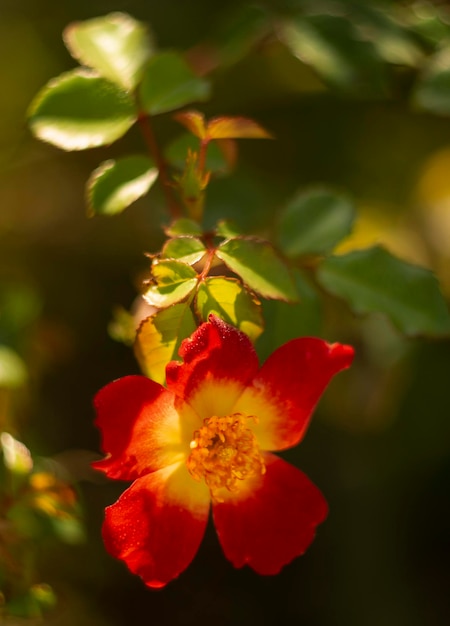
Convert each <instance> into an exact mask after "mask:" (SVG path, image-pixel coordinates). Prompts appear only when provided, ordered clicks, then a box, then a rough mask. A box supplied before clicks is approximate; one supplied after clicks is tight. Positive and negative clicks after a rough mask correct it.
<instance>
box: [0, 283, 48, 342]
mask: <svg viewBox="0 0 450 626" xmlns="http://www.w3.org/2000/svg"><path fill="white" fill-rule="evenodd" d="M41 307H42V302H41V299H40V297H39V294H38V293H37V292H36V291H35V289H33V287H31V286H30V285H27V284H20V283H17V284H16V283H10V284H9V283H3V284H1V285H0V311H1V313H0V317H1V324H0V341H1V340H2V338H3V337H8V338H9V337H11V335H14V336H15V335H19V334H22V333H23V331H24V330H25V329H26V327H27V326H28V325H30V324H32V322H34V321H35V319H36V318H37V317H38V315H39V313H40V311H41Z"/></svg>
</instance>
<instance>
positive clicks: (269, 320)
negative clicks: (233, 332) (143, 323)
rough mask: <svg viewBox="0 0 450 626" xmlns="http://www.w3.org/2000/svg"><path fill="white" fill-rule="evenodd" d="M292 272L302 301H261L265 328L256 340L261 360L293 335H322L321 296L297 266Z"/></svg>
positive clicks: (292, 337)
mask: <svg viewBox="0 0 450 626" xmlns="http://www.w3.org/2000/svg"><path fill="white" fill-rule="evenodd" d="M293 276H294V280H295V284H296V287H297V291H298V293H299V302H296V303H294V304H293V303H290V302H281V301H279V300H266V301H264V302H263V303H262V310H263V315H264V319H265V322H266V323H265V327H266V329H265V331H264V333H263V334H262V336H261V337H260V338H259V339H258V343H257V350H258V354H259V356H260V358H261V360H265V359H266V358H267V357H268V356H269V355H270V354H271V352H273V350H274V349H275V348H278V347H279V346H281V345H283V344H284V343H286V342H287V341H289V340H290V339H294V338H295V337H320V336H321V332H322V318H323V312H322V300H321V298H320V296H319V294H318V293H317V291H316V290H315V289H314V288H313V287H312V286H311V284H310V282H309V281H308V280H307V278H306V277H305V276H304V275H303V274H302V273H301V272H300V271H298V270H294V272H293Z"/></svg>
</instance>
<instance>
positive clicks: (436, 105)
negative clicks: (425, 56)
mask: <svg viewBox="0 0 450 626" xmlns="http://www.w3.org/2000/svg"><path fill="white" fill-rule="evenodd" d="M413 102H414V104H416V105H417V106H419V107H420V108H422V109H426V110H427V111H432V112H433V113H438V114H440V115H450V47H446V48H443V49H442V50H440V51H439V52H438V53H437V54H435V55H434V56H433V57H432V58H431V59H430V61H429V63H428V64H427V65H426V67H425V68H424V70H423V72H422V74H421V75H420V76H419V80H418V82H417V85H416V87H415V89H414V91H413Z"/></svg>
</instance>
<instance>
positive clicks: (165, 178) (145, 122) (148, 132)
mask: <svg viewBox="0 0 450 626" xmlns="http://www.w3.org/2000/svg"><path fill="white" fill-rule="evenodd" d="M138 123H139V126H140V128H141V132H142V135H143V137H144V140H145V143H146V144H147V148H148V150H149V152H150V154H151V156H152V157H153V159H154V161H155V163H156V167H157V168H158V171H159V179H160V182H161V185H162V188H163V191H164V196H165V198H166V202H167V207H168V209H169V211H170V213H171V214H172V217H173V218H174V219H175V218H177V217H180V216H181V215H182V211H181V209H180V206H179V204H178V202H177V200H176V198H175V196H174V193H173V187H172V184H171V182H170V179H169V175H168V172H167V165H166V162H165V160H164V158H163V156H162V154H161V150H160V149H159V146H158V142H157V141H156V137H155V133H154V132H153V127H152V125H151V122H150V117H149V116H148V115H147V113H145V112H144V111H140V112H139V114H138Z"/></svg>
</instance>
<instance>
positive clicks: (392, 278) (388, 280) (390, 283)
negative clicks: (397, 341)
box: [317, 246, 450, 336]
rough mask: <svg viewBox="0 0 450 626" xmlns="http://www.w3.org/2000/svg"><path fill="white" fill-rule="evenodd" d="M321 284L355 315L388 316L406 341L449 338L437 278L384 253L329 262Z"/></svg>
mask: <svg viewBox="0 0 450 626" xmlns="http://www.w3.org/2000/svg"><path fill="white" fill-rule="evenodd" d="M317 279H318V281H319V283H320V284H321V285H322V287H323V288H324V289H326V290H327V291H329V292H330V293H332V294H333V295H335V296H338V297H341V298H344V299H345V300H347V301H348V303H349V304H350V306H351V307H352V309H353V310H354V311H355V312H356V313H372V312H379V313H384V314H386V315H387V316H388V317H389V318H390V319H391V321H392V322H393V323H394V324H395V325H396V326H397V327H398V328H399V329H400V330H401V331H403V332H404V333H406V334H407V335H430V336H439V335H448V334H449V333H450V315H449V312H448V310H447V306H446V304H445V301H444V299H443V297H442V295H441V293H440V291H439V285H438V281H437V280H436V278H435V276H434V275H433V273H432V272H430V271H429V270H427V269H424V268H422V267H418V266H415V265H410V264H409V263H405V262H404V261H401V260H400V259H398V258H396V257H394V256H392V255H391V254H390V253H389V252H387V251H386V250H385V249H383V248H381V247H378V246H377V247H374V248H369V249H366V250H359V251H355V252H351V253H349V254H346V255H342V256H334V257H329V258H328V259H326V260H325V261H324V262H323V263H322V265H321V266H320V268H319V270H318V273H317Z"/></svg>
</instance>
